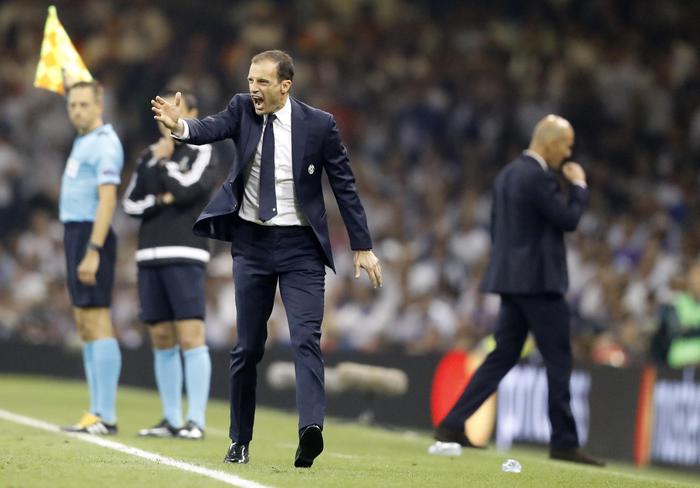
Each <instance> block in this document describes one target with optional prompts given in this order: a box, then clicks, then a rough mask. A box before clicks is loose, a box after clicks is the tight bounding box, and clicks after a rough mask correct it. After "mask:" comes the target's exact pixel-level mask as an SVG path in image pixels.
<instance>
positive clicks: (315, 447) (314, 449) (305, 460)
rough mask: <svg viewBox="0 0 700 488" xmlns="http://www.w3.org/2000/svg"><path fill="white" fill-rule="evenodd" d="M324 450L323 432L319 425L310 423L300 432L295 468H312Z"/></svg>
mask: <svg viewBox="0 0 700 488" xmlns="http://www.w3.org/2000/svg"><path fill="white" fill-rule="evenodd" d="M321 451H323V434H321V427H319V426H318V425H308V426H306V427H304V428H303V429H302V431H301V432H300V433H299V447H298V448H297V454H296V456H295V457H294V467H295V468H310V467H311V465H312V464H313V463H314V459H316V457H317V456H318V455H319V454H321Z"/></svg>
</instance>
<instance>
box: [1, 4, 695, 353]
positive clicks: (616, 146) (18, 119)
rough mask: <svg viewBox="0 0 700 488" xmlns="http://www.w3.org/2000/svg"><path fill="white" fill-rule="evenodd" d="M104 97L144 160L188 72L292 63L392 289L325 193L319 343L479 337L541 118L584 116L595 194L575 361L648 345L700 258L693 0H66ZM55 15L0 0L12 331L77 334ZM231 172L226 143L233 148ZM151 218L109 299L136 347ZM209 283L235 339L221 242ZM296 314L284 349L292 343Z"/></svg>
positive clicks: (72, 27)
mask: <svg viewBox="0 0 700 488" xmlns="http://www.w3.org/2000/svg"><path fill="white" fill-rule="evenodd" d="M56 5H57V8H58V14H59V18H60V19H61V21H62V22H63V24H64V26H65V27H66V29H67V31H68V33H69V35H70V36H71V38H72V39H73V42H74V43H75V44H76V46H77V47H78V49H79V51H80V52H81V53H82V55H83V58H84V60H85V62H86V64H87V66H88V67H89V69H90V70H91V72H92V73H93V75H94V76H96V77H97V78H98V79H100V80H101V81H102V83H103V84H104V85H105V89H106V116H105V119H106V121H108V122H110V123H112V124H113V125H114V127H115V129H116V131H117V133H118V134H119V135H120V137H121V139H122V143H123V144H124V147H125V154H126V165H125V170H124V173H123V175H122V179H123V185H122V189H121V193H120V195H121V194H122V193H123V189H124V187H125V186H126V183H128V180H129V177H130V173H131V171H132V169H133V165H134V162H135V160H136V155H137V154H138V152H139V151H140V150H142V149H143V148H144V147H145V146H147V145H148V144H150V143H152V142H154V141H155V140H156V139H157V137H158V135H157V132H156V127H155V124H154V122H153V119H152V117H151V113H150V110H149V100H150V99H151V98H152V97H153V95H154V94H156V93H158V91H159V90H161V89H162V88H163V87H164V86H166V85H168V84H170V85H173V84H175V85H177V86H182V87H188V88H190V89H192V90H193V91H194V93H196V94H197V96H198V97H199V99H200V107H201V108H200V113H202V114H208V113H212V112H215V111H219V110H221V109H222V108H223V107H224V106H225V104H226V103H227V100H228V98H229V97H230V96H231V95H232V94H234V93H236V92H239V91H246V89H247V84H246V76H247V69H248V65H249V61H250V57H251V56H252V55H253V54H255V53H257V52H259V51H261V50H264V49H269V48H282V49H285V50H287V51H288V52H290V54H292V56H294V58H295V62H296V75H295V79H294V87H293V95H294V96H296V97H298V98H300V99H302V100H303V101H306V102H308V103H310V104H311V105H315V106H318V107H320V108H323V109H325V110H328V111H330V112H332V113H333V114H334V115H335V116H336V118H337V120H338V123H339V126H340V129H341V134H342V136H343V139H344V141H345V143H346V144H347V146H348V149H349V152H350V156H351V159H352V163H353V168H354V171H355V175H356V177H357V180H358V186H359V191H360V195H361V197H362V200H363V203H364V205H365V208H366V211H367V214H368V219H369V224H370V227H371V230H372V234H373V238H374V242H375V251H376V252H377V254H378V256H379V257H380V259H382V261H383V269H384V273H385V284H384V287H383V288H381V289H380V290H373V289H372V288H371V286H370V285H369V283H368V280H367V279H366V277H365V276H363V277H362V278H361V279H359V280H355V279H353V277H352V274H353V270H352V255H351V253H350V250H349V245H348V241H347V236H346V235H345V230H344V227H343V226H342V223H341V220H340V217H339V214H338V212H337V209H336V207H335V203H334V202H333V198H332V195H329V198H328V202H327V206H328V208H329V219H330V227H331V232H332V238H333V247H334V252H335V253H336V263H337V264H338V273H337V274H335V275H334V274H331V273H330V272H329V274H328V276H327V282H326V286H327V300H326V308H327V310H326V318H325V322H324V343H323V346H324V347H325V349H326V350H333V349H352V350H362V351H373V352H381V351H386V350H389V349H394V350H403V351H407V352H413V353H420V352H426V351H439V350H445V349H448V348H451V347H464V348H469V347H473V346H474V345H476V344H478V343H479V341H480V340H481V339H483V338H484V337H486V336H488V334H489V333H490V332H491V331H492V327H493V325H494V322H495V314H496V312H497V309H498V297H494V296H489V295H483V294H481V293H479V291H478V284H479V280H480V277H481V274H482V271H483V269H484V265H485V261H486V259H487V257H488V252H489V233H488V225H489V222H488V220H489V206H490V202H489V188H490V184H491V182H492V180H493V177H494V175H495V173H496V172H497V171H498V170H499V169H500V168H501V167H502V166H503V165H504V164H506V163H507V162H508V161H510V160H511V159H512V158H514V157H515V156H516V155H517V154H518V153H519V152H520V151H522V150H523V149H524V148H526V147H527V145H528V141H529V137H530V133H531V130H532V128H533V126H534V124H535V123H536V121H537V120H539V119H540V118H541V117H542V116H544V115H546V114H548V113H558V114H561V115H563V116H564V117H566V118H568V119H569V120H570V121H571V122H572V124H573V126H574V128H575V130H576V144H575V146H574V155H573V159H575V160H577V161H579V162H580V163H581V164H583V166H584V168H585V169H586V171H587V174H588V182H589V187H590V189H591V191H592V196H591V204H590V208H589V211H588V212H587V214H586V215H585V217H584V219H583V221H582V222H581V225H580V227H579V232H577V233H575V234H573V235H571V236H570V242H569V251H570V253H569V269H570V278H571V288H570V302H571V304H572V308H573V312H574V345H575V355H576V357H577V358H578V359H581V360H589V361H595V362H600V363H607V364H614V365H618V366H619V365H625V364H630V363H638V362H641V361H644V360H646V359H647V358H648V357H649V344H650V341H651V338H652V336H653V335H654V334H655V331H656V330H657V322H658V320H657V315H658V314H657V311H658V309H659V307H660V306H662V305H664V304H668V303H670V302H671V301H672V300H673V297H674V296H675V295H676V294H677V293H678V292H679V291H681V290H683V289H684V288H685V286H686V285H685V276H684V271H685V269H687V268H688V267H689V265H690V264H691V263H693V262H695V261H697V260H698V258H699V254H698V253H699V251H700V220H697V219H696V218H695V216H697V215H699V214H700V199H699V197H698V195H699V192H698V185H699V184H700V179H699V176H700V173H699V169H700V59H699V58H698V49H697V48H698V46H700V30H698V29H697V19H699V18H700V3H698V2H683V1H665V2H646V1H641V2H615V1H602V0H550V1H544V2H505V1H504V2H499V1H496V2H478V1H448V0H420V1H418V0H416V1H408V0H364V1H362V0H356V1H352V2H348V1H345V0H323V1H322V0H298V1H295V2H289V1H282V0H280V1H267V0H261V1H253V2H243V1H241V2H235V3H232V2H226V1H222V0H211V1H209V2H182V1H174V2H173V1H171V2H165V1H158V0H156V1H152V0H141V1H138V0H136V1H116V0H115V1H105V2H92V1H89V0H70V1H68V0H67V1H56ZM45 17H46V7H45V6H44V5H40V2H25V1H19V0H9V1H5V2H3V3H2V4H1V5H0V38H1V39H2V43H1V44H0V65H1V66H2V70H0V242H1V245H0V338H2V337H19V338H23V339H25V340H28V341H33V342H48V343H61V342H70V341H77V340H78V339H77V335H76V333H75V330H74V329H75V327H74V325H73V321H72V317H71V312H70V306H69V303H68V297H67V293H66V290H65V286H64V273H65V270H64V263H63V252H62V232H63V231H62V227H61V224H60V223H58V221H57V219H56V215H57V212H56V206H57V204H56V202H57V195H58V191H59V186H60V177H61V174H62V171H63V166H64V163H65V160H66V157H67V154H68V152H69V150H70V145H71V143H72V140H73V137H74V132H73V129H72V128H71V126H70V124H69V122H68V119H67V117H66V114H65V106H64V101H63V100H62V99H61V97H59V96H58V95H55V94H53V93H49V92H44V91H41V90H38V89H35V88H33V87H32V86H31V85H32V81H33V77H34V71H35V69H36V63H37V60H38V55H39V48H40V43H41V38H42V31H43V23H44V20H45ZM220 150H221V154H222V165H221V168H219V169H220V172H221V174H222V175H224V174H225V173H226V172H227V170H228V166H229V164H230V156H231V149H230V148H229V147H222V148H220ZM137 224H138V223H137V222H136V221H131V220H130V219H129V217H127V216H126V215H124V213H123V212H122V211H121V210H119V211H118V212H117V215H116V216H115V221H114V227H115V230H116V232H117V234H118V236H119V239H120V251H119V266H118V279H117V286H116V288H115V295H114V302H113V314H114V321H115V324H116V327H117V330H118V334H119V338H120V341H121V343H122V345H123V346H124V347H139V346H140V345H141V344H142V343H143V342H144V340H145V339H144V338H145V334H144V327H143V326H142V325H141V324H140V322H139V320H138V307H137V305H136V304H137V303H138V301H137V295H136V289H135V276H136V273H135V271H136V268H135V263H134V259H133V256H134V249H135V245H136V244H135V237H136V232H137V229H138V227H137ZM213 249H214V251H215V254H214V258H213V260H212V262H211V263H210V265H209V276H210V279H209V281H208V283H207V296H208V311H207V313H208V316H207V321H206V322H207V330H208V332H207V334H208V340H209V343H210V345H211V346H212V347H229V346H231V345H232V344H233V342H234V341H235V303H234V294H233V284H232V280H231V277H230V267H231V259H230V255H229V250H228V249H227V247H226V246H225V245H223V244H221V243H217V244H214V247H213ZM286 327H287V325H286V320H285V317H284V312H283V309H282V307H279V306H278V307H276V308H275V312H274V315H273V317H272V319H271V321H270V339H269V340H270V341H271V342H274V341H278V342H285V341H288V337H289V334H288V332H287V331H286Z"/></svg>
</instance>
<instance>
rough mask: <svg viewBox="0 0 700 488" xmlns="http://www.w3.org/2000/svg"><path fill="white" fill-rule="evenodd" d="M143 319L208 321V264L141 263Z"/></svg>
mask: <svg viewBox="0 0 700 488" xmlns="http://www.w3.org/2000/svg"><path fill="white" fill-rule="evenodd" d="M139 300H140V301H141V320H143V321H144V322H145V323H147V324H155V323H157V322H170V321H173V320H188V319H200V320H204V313H205V309H206V305H205V299H204V266H202V265H199V264H166V265H163V266H139Z"/></svg>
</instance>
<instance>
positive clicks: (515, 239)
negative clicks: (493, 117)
mask: <svg viewBox="0 0 700 488" xmlns="http://www.w3.org/2000/svg"><path fill="white" fill-rule="evenodd" d="M587 201H588V190H587V189H585V188H582V187H580V186H576V185H571V188H570V192H569V197H568V199H566V198H565V197H564V195H563V194H562V193H561V191H560V189H559V184H558V182H557V180H556V178H555V176H554V174H553V173H552V172H551V171H549V170H547V171H545V170H543V169H542V167H541V166H540V164H539V163H538V162H537V161H536V160H535V159H533V158H532V157H530V156H527V155H525V154H523V155H521V156H520V157H518V158H517V159H516V160H515V161H513V162H511V163H510V164H508V165H507V166H506V167H505V168H503V169H502V170H501V171H500V172H499V174H498V176H497V177H496V181H495V183H494V187H493V192H492V203H491V205H492V207H491V258H490V261H489V264H488V267H487V269H486V273H485V275H484V279H483V281H482V283H481V289H482V291H485V292H493V293H513V294H540V293H559V294H563V293H565V292H566V290H567V288H568V286H569V276H568V272H567V267H566V248H565V244H564V232H571V231H573V230H575V229H576V227H577V226H578V222H579V220H580V218H581V215H582V214H583V211H584V209H585V206H586V203H587Z"/></svg>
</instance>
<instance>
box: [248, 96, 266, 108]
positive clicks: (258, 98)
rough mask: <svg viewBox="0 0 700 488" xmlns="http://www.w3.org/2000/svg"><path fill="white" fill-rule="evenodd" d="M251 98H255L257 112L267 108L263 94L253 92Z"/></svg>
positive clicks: (254, 103) (254, 104)
mask: <svg viewBox="0 0 700 488" xmlns="http://www.w3.org/2000/svg"><path fill="white" fill-rule="evenodd" d="M250 98H251V99H252V100H253V106H254V107H255V111H256V112H257V113H263V109H264V108H265V101H264V100H263V97H262V95H254V94H252V93H251V95H250Z"/></svg>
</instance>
